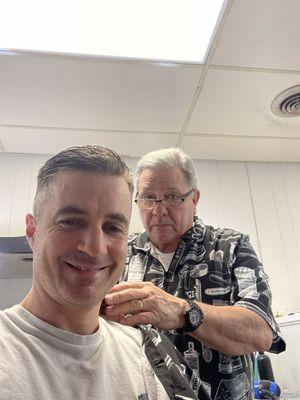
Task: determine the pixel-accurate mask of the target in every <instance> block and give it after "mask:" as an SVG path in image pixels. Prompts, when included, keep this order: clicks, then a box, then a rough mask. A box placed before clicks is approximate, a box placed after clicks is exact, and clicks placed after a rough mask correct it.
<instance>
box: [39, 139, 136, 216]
mask: <svg viewBox="0 0 300 400" xmlns="http://www.w3.org/2000/svg"><path fill="white" fill-rule="evenodd" d="M63 170H68V171H70V170H71V171H74V170H75V171H96V172H101V173H103V174H106V175H113V176H119V177H123V178H124V179H125V181H126V183H127V185H128V188H129V191H130V193H131V194H132V193H133V182H132V175H131V172H130V170H129V168H128V166H127V165H126V163H125V162H124V161H123V160H122V159H121V157H120V156H119V155H118V154H117V153H116V152H115V151H113V150H111V149H108V148H107V147H103V146H91V145H87V146H75V147H70V148H68V149H66V150H63V151H61V152H60V153H58V154H56V155H54V156H53V157H51V158H49V159H48V160H47V161H46V162H45V164H44V165H42V167H41V168H40V170H39V173H38V176H37V190H36V194H35V198H34V202H33V214H34V215H35V216H37V215H38V214H39V213H40V211H41V208H42V203H43V200H44V199H45V196H44V194H45V192H47V189H48V187H49V185H50V183H51V182H52V181H53V178H54V177H55V176H56V175H57V173H58V172H60V171H63Z"/></svg>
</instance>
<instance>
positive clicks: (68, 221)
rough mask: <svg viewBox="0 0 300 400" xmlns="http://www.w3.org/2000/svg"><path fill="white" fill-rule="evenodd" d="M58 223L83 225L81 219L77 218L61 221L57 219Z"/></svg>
mask: <svg viewBox="0 0 300 400" xmlns="http://www.w3.org/2000/svg"><path fill="white" fill-rule="evenodd" d="M59 223H60V224H61V225H63V226H70V227H71V226H74V227H76V226H82V225H83V222H82V221H79V220H77V219H69V218H68V219H62V220H61V221H59Z"/></svg>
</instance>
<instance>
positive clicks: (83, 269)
mask: <svg viewBox="0 0 300 400" xmlns="http://www.w3.org/2000/svg"><path fill="white" fill-rule="evenodd" d="M65 263H66V264H67V265H68V266H69V267H71V268H72V269H75V270H76V271H79V272H98V271H102V270H104V269H106V268H107V267H108V265H106V266H104V267H86V266H85V267H83V266H81V265H74V264H71V263H69V262H67V261H65Z"/></svg>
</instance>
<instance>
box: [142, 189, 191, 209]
mask: <svg viewBox="0 0 300 400" xmlns="http://www.w3.org/2000/svg"><path fill="white" fill-rule="evenodd" d="M195 191H196V189H195V188H192V189H191V190H189V191H188V192H187V193H186V194H184V195H182V196H177V195H176V198H177V199H178V200H181V203H178V204H176V205H173V206H172V205H168V204H167V205H166V204H164V201H168V199H159V200H157V199H150V198H148V197H143V199H147V200H151V201H153V206H152V207H150V208H148V207H140V206H139V203H138V202H139V199H138V197H137V196H138V193H137V195H136V198H135V199H134V202H135V204H136V205H137V206H138V207H139V208H141V209H143V210H153V208H154V207H155V206H156V205H157V204H158V203H161V205H163V206H164V207H166V208H168V207H179V206H180V205H181V204H183V203H184V201H185V200H186V199H187V198H188V197H189V196H190V195H191V194H192V193H193V192H195ZM174 197H175V196H174Z"/></svg>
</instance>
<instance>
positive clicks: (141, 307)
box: [138, 299, 144, 311]
mask: <svg viewBox="0 0 300 400" xmlns="http://www.w3.org/2000/svg"><path fill="white" fill-rule="evenodd" d="M138 303H139V306H140V309H139V311H143V310H144V303H143V300H141V299H139V300H138Z"/></svg>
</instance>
